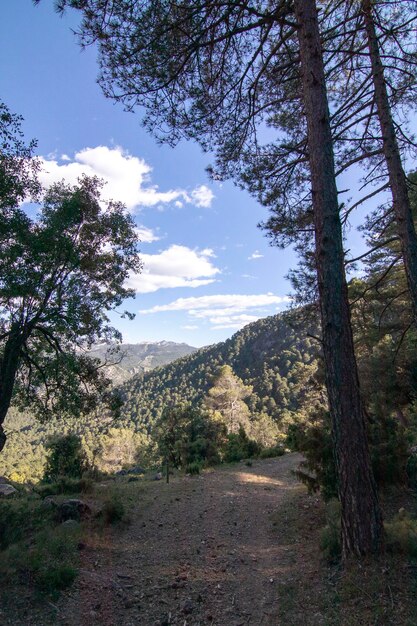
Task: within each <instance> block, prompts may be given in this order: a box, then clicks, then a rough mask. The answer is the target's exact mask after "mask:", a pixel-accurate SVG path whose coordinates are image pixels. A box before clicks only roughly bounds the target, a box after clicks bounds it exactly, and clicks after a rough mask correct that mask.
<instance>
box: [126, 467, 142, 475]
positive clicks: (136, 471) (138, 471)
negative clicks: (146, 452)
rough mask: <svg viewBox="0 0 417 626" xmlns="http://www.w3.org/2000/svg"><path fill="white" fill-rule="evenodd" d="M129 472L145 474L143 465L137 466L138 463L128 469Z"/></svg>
mask: <svg viewBox="0 0 417 626" xmlns="http://www.w3.org/2000/svg"><path fill="white" fill-rule="evenodd" d="M129 474H145V470H144V469H143V467H139V465H137V466H136V467H132V468H131V469H130V470H129Z"/></svg>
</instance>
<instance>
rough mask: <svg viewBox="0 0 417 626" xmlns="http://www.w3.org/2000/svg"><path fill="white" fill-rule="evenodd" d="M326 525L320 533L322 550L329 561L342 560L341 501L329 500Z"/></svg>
mask: <svg viewBox="0 0 417 626" xmlns="http://www.w3.org/2000/svg"><path fill="white" fill-rule="evenodd" d="M326 522H327V523H326V526H325V527H324V528H323V529H322V531H321V535H320V550H321V551H322V552H323V554H324V556H325V558H326V560H327V561H329V562H331V563H334V562H337V561H339V560H340V557H341V554H342V545H341V534H340V533H341V530H340V502H339V501H338V500H336V499H332V500H329V502H328V503H327V505H326Z"/></svg>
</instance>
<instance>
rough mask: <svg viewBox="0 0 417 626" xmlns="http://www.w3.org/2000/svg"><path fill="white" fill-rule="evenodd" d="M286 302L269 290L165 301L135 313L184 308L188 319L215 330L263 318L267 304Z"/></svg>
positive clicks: (284, 297)
mask: <svg viewBox="0 0 417 626" xmlns="http://www.w3.org/2000/svg"><path fill="white" fill-rule="evenodd" d="M289 301H290V298H289V297H288V296H276V295H274V294H272V293H266V294H260V295H238V294H235V295H231V294H230V295H229V294H222V295H214V296H200V297H190V298H178V299H177V300H174V301H173V302H170V303H169V304H163V305H157V306H154V307H152V308H151V309H143V310H142V311H139V312H140V313H142V314H144V315H145V314H151V313H159V312H163V311H186V312H187V313H188V315H189V316H190V318H191V319H192V320H198V319H202V320H206V321H208V322H209V323H210V324H211V327H212V328H213V329H215V330H218V329H225V328H236V329H238V328H242V326H245V325H246V324H249V323H250V322H255V321H256V320H257V319H259V318H261V317H264V316H265V315H266V314H268V307H274V310H277V306H278V305H281V304H284V303H287V302H289ZM270 312H271V311H270Z"/></svg>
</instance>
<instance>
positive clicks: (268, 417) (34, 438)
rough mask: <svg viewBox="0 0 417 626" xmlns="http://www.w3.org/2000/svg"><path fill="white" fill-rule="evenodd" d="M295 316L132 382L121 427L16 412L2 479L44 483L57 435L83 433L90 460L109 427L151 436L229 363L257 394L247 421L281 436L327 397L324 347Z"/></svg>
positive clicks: (125, 391) (252, 327)
mask: <svg viewBox="0 0 417 626" xmlns="http://www.w3.org/2000/svg"><path fill="white" fill-rule="evenodd" d="M298 318H299V313H297V312H296V311H294V312H292V313H286V314H279V315H275V316H272V317H267V318H265V319H261V320H258V321H257V322H254V323H252V324H249V325H248V326H245V327H244V328H243V329H242V330H240V331H239V332H237V333H236V334H235V335H233V337H231V339H229V340H227V341H225V342H223V343H219V344H215V345H213V346H209V347H207V348H202V349H201V350H198V351H197V352H195V353H193V354H191V355H189V356H186V357H183V358H181V359H179V360H177V361H174V362H172V363H170V364H168V365H165V366H164V367H159V368H157V369H155V370H153V371H151V372H147V373H145V374H143V375H136V376H134V377H133V378H131V380H129V381H127V382H126V383H125V384H124V385H123V386H122V388H121V389H122V395H123V397H124V400H125V404H124V406H123V408H122V415H121V417H120V418H119V420H118V421H117V423H116V424H111V423H110V422H109V420H107V419H104V420H103V418H102V416H101V415H100V414H92V415H90V416H89V417H88V418H85V419H82V420H76V419H74V420H71V419H67V420H53V421H49V422H47V423H44V424H41V423H39V422H38V421H37V420H36V419H35V418H34V417H33V416H32V415H30V414H29V413H27V414H22V413H19V412H18V411H16V410H12V411H11V412H10V414H9V417H8V420H7V423H6V427H7V431H8V433H9V443H8V446H7V447H6V448H5V450H4V451H3V453H2V455H1V459H0V475H1V474H6V475H8V476H11V475H13V477H14V478H15V479H20V480H38V479H39V478H41V476H42V471H43V464H44V461H45V455H46V452H45V445H44V444H45V442H46V441H47V440H48V438H50V437H51V436H53V435H54V434H57V433H64V432H69V431H71V432H76V433H78V434H80V435H81V436H82V437H83V439H84V443H85V446H86V447H87V449H88V450H89V453H90V457H92V456H93V455H94V454H95V450H96V449H98V448H100V445H101V438H102V437H104V436H105V432H106V430H107V429H108V428H109V427H112V426H116V427H117V429H119V430H120V429H122V430H123V431H125V430H126V429H127V430H129V431H130V433H131V434H132V436H133V431H134V432H136V433H139V434H140V433H141V434H142V435H146V436H147V435H149V434H152V426H153V424H154V423H155V421H156V420H157V419H158V418H159V417H160V416H161V414H162V411H163V409H164V407H167V406H168V407H170V406H171V407H172V406H175V405H178V404H180V403H184V402H190V403H192V404H193V405H194V406H195V405H197V404H199V403H200V402H201V401H202V400H203V399H204V397H205V395H206V394H207V392H208V390H209V389H210V387H211V385H212V384H213V379H214V377H215V375H216V373H217V372H218V370H219V368H220V367H221V366H223V365H229V366H230V367H231V368H232V370H233V372H234V373H235V374H236V375H237V376H238V377H239V378H240V379H241V380H242V381H243V382H244V383H245V384H246V385H249V386H251V387H252V388H253V389H252V393H251V394H250V395H248V397H247V398H246V399H245V402H246V403H247V405H248V407H249V411H250V419H251V420H252V421H257V422H263V423H264V424H265V427H267V426H268V425H270V424H271V423H275V424H277V426H278V430H279V431H281V432H282V433H284V431H285V430H286V426H287V424H288V423H289V422H291V421H293V419H294V418H295V416H296V415H299V414H300V413H302V412H303V410H304V408H305V407H306V404H307V403H308V404H311V401H313V397H315V396H317V395H318V397H319V399H321V398H322V390H321V387H317V381H316V374H317V365H318V360H317V356H318V345H319V344H318V342H317V341H316V340H315V339H313V338H311V337H309V336H308V331H307V327H306V326H305V324H303V323H302V321H301V320H300V319H298ZM162 344H164V345H170V344H169V343H168V342H161V344H159V345H162ZM177 348H178V347H177ZM188 348H189V347H188ZM189 349H191V348H189Z"/></svg>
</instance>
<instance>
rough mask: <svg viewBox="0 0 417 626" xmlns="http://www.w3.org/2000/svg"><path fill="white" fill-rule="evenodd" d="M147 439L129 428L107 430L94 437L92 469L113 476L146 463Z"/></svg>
mask: <svg viewBox="0 0 417 626" xmlns="http://www.w3.org/2000/svg"><path fill="white" fill-rule="evenodd" d="M149 443H150V442H149V437H147V436H146V435H143V434H141V433H136V432H134V431H133V430H132V429H129V428H109V429H108V430H107V431H106V432H105V433H104V434H102V435H99V436H98V437H95V439H94V442H93V444H94V445H95V448H96V449H95V454H94V458H93V463H94V467H95V468H96V469H98V470H99V471H100V472H104V473H107V474H114V473H115V472H117V471H119V470H121V469H128V468H129V467H133V466H134V465H136V464H138V463H140V464H142V465H144V464H146V462H147V460H148V459H147V457H148V454H147V450H148V448H149Z"/></svg>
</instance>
